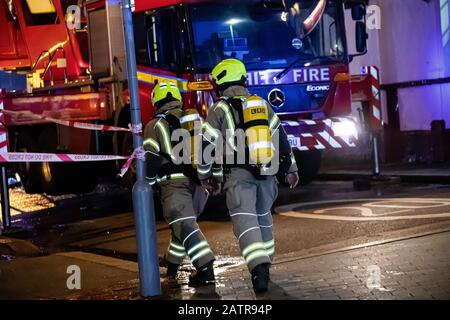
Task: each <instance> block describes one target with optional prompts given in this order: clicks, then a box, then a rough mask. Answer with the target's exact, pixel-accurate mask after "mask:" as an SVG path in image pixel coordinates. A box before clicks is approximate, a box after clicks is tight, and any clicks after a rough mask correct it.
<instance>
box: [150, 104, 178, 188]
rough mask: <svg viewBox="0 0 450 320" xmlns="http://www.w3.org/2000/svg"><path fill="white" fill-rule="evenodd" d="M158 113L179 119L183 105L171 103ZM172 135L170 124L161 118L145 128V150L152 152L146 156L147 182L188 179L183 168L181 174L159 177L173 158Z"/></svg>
mask: <svg viewBox="0 0 450 320" xmlns="http://www.w3.org/2000/svg"><path fill="white" fill-rule="evenodd" d="M158 113H168V114H171V115H173V116H175V117H177V118H178V119H179V118H180V117H181V116H182V113H183V105H182V103H181V102H178V101H174V102H169V103H167V104H165V105H164V106H163V107H161V108H160V109H159V110H158ZM171 134H172V133H171V130H170V125H169V123H168V122H167V121H165V120H164V119H161V118H155V119H153V120H152V121H150V122H149V123H148V124H147V126H146V127H145V131H144V149H145V150H146V151H150V153H148V154H147V156H146V164H147V180H148V181H149V182H150V183H151V184H154V183H156V182H158V181H164V180H167V179H172V180H175V179H186V178H187V177H186V176H185V175H184V174H183V170H182V168H181V166H180V170H179V172H172V173H171V174H170V176H168V175H161V174H160V175H158V173H159V171H160V169H161V168H162V167H163V166H164V165H168V164H170V163H171V160H170V159H172V157H173V154H172V149H173V146H172V141H171Z"/></svg>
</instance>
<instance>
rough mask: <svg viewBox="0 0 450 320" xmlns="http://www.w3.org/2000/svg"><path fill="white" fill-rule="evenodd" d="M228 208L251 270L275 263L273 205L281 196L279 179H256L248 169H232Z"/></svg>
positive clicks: (235, 233)
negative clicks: (279, 193) (279, 195)
mask: <svg viewBox="0 0 450 320" xmlns="http://www.w3.org/2000/svg"><path fill="white" fill-rule="evenodd" d="M225 190H226V197H227V200H226V201H227V207H228V210H229V212H230V216H231V221H232V223H233V232H234V235H235V236H236V238H237V239H238V242H239V247H240V249H241V252H242V255H243V257H244V259H245V261H246V263H247V267H248V269H249V271H252V270H253V268H255V267H256V266H257V265H259V264H262V263H272V260H273V256H274V253H275V241H274V236H273V220H272V213H271V208H272V205H273V203H274V202H275V199H276V198H277V196H278V185H277V180H276V178H275V177H274V176H267V177H266V179H265V180H258V179H256V178H255V177H254V176H253V175H252V174H251V173H250V172H249V171H247V170H245V169H241V168H233V169H231V172H230V173H229V174H227V175H226V183H225Z"/></svg>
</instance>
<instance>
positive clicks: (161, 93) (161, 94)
mask: <svg viewBox="0 0 450 320" xmlns="http://www.w3.org/2000/svg"><path fill="white" fill-rule="evenodd" d="M170 97H172V98H173V99H175V100H178V101H181V93H180V90H179V89H178V87H177V85H176V84H175V83H172V82H158V83H157V84H156V86H155V87H154V88H153V92H152V104H153V105H156V104H157V103H158V102H161V101H163V100H164V99H167V98H170Z"/></svg>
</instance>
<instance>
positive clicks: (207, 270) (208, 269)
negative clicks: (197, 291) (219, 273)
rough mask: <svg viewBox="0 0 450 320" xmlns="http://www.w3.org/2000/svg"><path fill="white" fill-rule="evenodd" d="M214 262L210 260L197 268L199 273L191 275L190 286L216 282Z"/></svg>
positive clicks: (194, 286)
mask: <svg viewBox="0 0 450 320" xmlns="http://www.w3.org/2000/svg"><path fill="white" fill-rule="evenodd" d="M215 281H216V278H215V276H214V268H213V262H212V261H211V262H209V263H207V264H206V265H204V266H203V267H201V268H199V269H198V270H197V273H196V274H195V275H193V276H190V277H189V286H190V287H193V288H196V287H201V286H205V285H208V284H213V283H215Z"/></svg>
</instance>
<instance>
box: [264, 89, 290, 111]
mask: <svg viewBox="0 0 450 320" xmlns="http://www.w3.org/2000/svg"><path fill="white" fill-rule="evenodd" d="M268 99H269V103H270V105H271V106H272V107H274V108H276V109H278V108H281V107H282V106H283V105H284V103H285V102H286V99H285V96H284V93H283V91H281V90H280V89H273V90H272V91H270V92H269V95H268Z"/></svg>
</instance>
